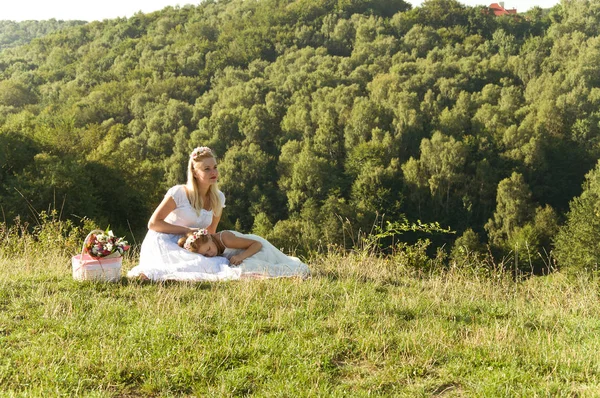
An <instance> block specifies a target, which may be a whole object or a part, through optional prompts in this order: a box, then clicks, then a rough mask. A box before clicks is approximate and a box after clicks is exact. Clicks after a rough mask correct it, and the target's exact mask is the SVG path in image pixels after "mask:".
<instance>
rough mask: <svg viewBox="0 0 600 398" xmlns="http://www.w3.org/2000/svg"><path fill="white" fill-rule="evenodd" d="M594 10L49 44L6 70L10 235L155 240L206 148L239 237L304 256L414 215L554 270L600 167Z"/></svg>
mask: <svg viewBox="0 0 600 398" xmlns="http://www.w3.org/2000/svg"><path fill="white" fill-rule="evenodd" d="M594 4H595V2H568V3H565V4H564V5H557V6H556V7H554V8H553V9H552V10H551V11H550V12H549V13H542V12H540V10H539V9H534V10H532V11H531V12H530V13H528V14H526V15H524V16H517V17H502V18H495V17H493V16H492V15H490V14H489V13H486V12H484V11H485V10H484V9H483V8H481V7H466V6H463V5H461V4H460V3H458V2H456V1H452V0H432V1H427V2H425V3H424V4H423V5H422V6H421V7H417V8H414V9H411V7H410V5H408V4H407V3H405V2H403V1H402V0H394V1H383V0H348V1H329V0H297V1H292V0H286V1H278V0H277V1H276V0H261V1H256V2H246V1H241V0H232V1H207V2H203V3H202V4H200V5H198V6H185V7H181V8H172V7H167V8H165V9H164V10H162V11H159V12H155V13H152V14H137V15H135V16H134V17H132V18H128V19H116V20H106V21H103V22H93V23H89V24H85V25H78V26H72V27H68V28H66V29H62V30H60V31H58V32H55V33H50V34H48V35H45V36H43V37H41V38H39V39H36V40H34V41H32V42H31V43H29V44H27V45H24V46H20V47H16V48H11V49H7V50H4V51H2V52H1V53H0V164H2V168H1V169H0V195H2V198H3V210H4V214H5V217H6V219H7V220H11V219H13V218H14V217H16V216H18V215H19V216H22V217H25V216H26V215H27V214H30V208H33V209H35V210H36V211H39V210H41V209H45V208H47V207H48V206H53V207H55V208H57V209H60V210H61V211H62V214H64V215H65V216H67V217H82V216H87V217H90V218H92V219H94V220H96V221H97V222H98V223H100V224H111V225H113V226H115V227H117V228H123V229H124V228H125V227H126V226H128V224H129V225H131V226H132V228H133V230H134V231H136V232H137V231H140V233H141V232H142V231H143V230H144V229H145V224H146V221H147V218H148V216H149V215H150V213H151V211H152V209H153V207H154V206H155V205H156V204H157V203H158V202H159V200H160V198H161V197H162V195H163V194H164V192H165V190H166V188H167V187H169V186H171V185H173V184H176V183H180V182H182V181H183V179H184V170H183V167H184V162H185V160H186V158H187V156H188V154H189V152H190V150H191V149H192V148H193V147H195V146H197V145H208V146H211V147H212V148H213V149H214V150H215V151H216V153H217V154H218V155H219V161H220V169H221V176H222V178H221V187H222V190H223V191H224V192H225V194H226V195H227V198H228V199H227V211H226V213H225V214H224V218H223V221H222V227H223V228H234V227H235V228H236V229H240V230H242V231H249V230H253V231H255V232H258V233H260V234H262V235H265V236H266V237H267V238H268V239H270V240H272V241H274V243H276V244H277V245H278V246H279V247H283V246H286V247H292V246H294V247H297V248H298V249H299V250H309V249H310V248H315V247H319V246H322V245H323V242H326V243H331V244H339V245H346V246H348V245H350V244H351V242H349V240H348V239H346V238H347V234H346V229H347V228H349V226H351V228H352V229H353V230H354V231H358V230H363V231H364V230H369V229H370V228H371V227H372V226H373V225H374V224H375V225H379V224H381V223H382V222H383V225H385V221H386V220H390V221H397V220H401V219H403V217H407V218H409V219H410V220H417V219H418V220H422V221H424V222H432V221H437V222H439V223H440V224H441V225H442V226H449V227H450V228H451V229H453V230H455V231H457V235H456V237H457V238H458V240H457V241H456V242H457V243H455V242H454V239H455V238H454V235H453V236H443V237H441V238H439V239H438V238H436V241H435V245H438V246H440V247H441V246H444V245H445V246H444V247H446V248H449V247H452V246H453V245H454V247H455V249H456V250H454V251H453V253H454V254H453V255H459V253H460V250H459V249H460V248H461V247H467V248H469V250H481V249H480V248H481V247H485V245H486V244H489V245H490V246H491V247H492V249H493V250H494V251H496V252H498V253H500V255H509V253H514V252H515V249H516V248H520V249H518V251H519V253H521V255H524V256H525V257H527V256H529V258H534V259H533V260H531V261H529V264H531V263H532V262H533V263H536V264H534V266H535V267H541V266H544V264H542V262H541V260H539V256H537V255H536V253H537V252H544V250H545V251H546V252H551V251H552V250H555V249H556V251H557V252H560V251H561V250H560V248H559V247H555V244H554V243H553V242H554V241H555V239H556V237H557V236H559V235H557V234H558V231H559V229H560V228H561V226H562V225H573V223H574V221H573V220H571V218H572V215H573V214H575V213H574V212H571V213H569V209H570V203H572V201H574V200H575V199H576V198H578V197H579V196H580V195H582V194H586V192H587V191H586V189H587V188H586V187H591V188H593V185H584V183H586V181H593V178H588V179H587V180H586V177H585V176H586V174H587V173H588V172H589V171H590V170H592V169H593V168H594V166H595V164H596V162H597V159H598V157H599V156H598V152H599V149H600V147H599V146H598V137H599V134H600V127H599V122H600V113H598V111H597V109H598V101H599V99H600V95H599V92H600V91H599V88H600V87H599V85H600V80H599V79H598V76H600V74H599V73H598V72H599V71H598V68H599V66H598V65H600V62H597V61H598V60H600V56H599V54H600V51H599V50H598V48H599V46H598V43H599V42H598V33H599V32H598V29H599V26H600V24H599V23H597V22H599V21H597V20H596V19H595V18H596V17H595V15H596V14H595V13H594V12H592V9H593V7H594ZM586 184H587V183H586ZM591 188H590V189H591ZM590 194H593V195H596V193H595V192H592V193H590ZM586 195H588V194H586ZM593 195H592V196H593ZM588 196H589V195H588ZM594 197H595V196H594ZM24 198H25V200H24ZM586 203H587V202H586ZM586 206H587V205H586ZM592 207H593V206H592ZM590 211H593V210H590V208H589V207H584V208H583V210H581V211H580V214H592V213H590ZM34 213H35V212H34ZM382 214H384V216H383V220H382ZM569 223H571V224H569ZM569 235H570V236H571V239H575V240H577V239H579V241H580V242H586V239H588V238H587V237H586V236H581V237H578V236H577V234H575V235H574V236H573V234H571V233H570V234H569ZM589 236H592V239H596V238H593V236H594V234H593V233H592V234H590V235H589ZM417 238H419V236H418V235H415V236H409V235H407V236H406V239H408V240H411V239H412V240H414V239H417ZM388 243H391V241H390V242H388ZM565 244H566V246H565ZM565 244H563V248H565V247H568V243H565ZM557 245H558V243H557ZM582 246H586V247H595V246H593V245H589V244H583V243H582ZM590 250H591V252H590V253H589V254H590V255H589V256H587V257H585V258H586V259H585V260H581V261H583V262H584V263H585V264H583V263H582V264H579V265H580V266H588V265H589V264H590V261H594V260H593V259H595V258H597V253H596V252H595V251H594V250H595V249H594V250H592V249H590ZM563 251H564V250H563ZM590 259H592V260H590ZM527 266H529V265H527Z"/></svg>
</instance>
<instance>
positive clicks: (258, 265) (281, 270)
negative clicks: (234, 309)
mask: <svg viewBox="0 0 600 398" xmlns="http://www.w3.org/2000/svg"><path fill="white" fill-rule="evenodd" d="M229 232H231V233H232V234H234V235H235V236H239V237H242V238H248V239H253V240H257V241H259V242H260V243H262V248H261V249H260V251H259V252H258V253H256V254H254V255H252V256H250V257H248V258H246V259H245V260H244V261H242V263H241V264H240V265H239V266H238V269H240V270H241V271H242V277H258V278H280V277H291V276H299V277H302V278H306V277H308V276H309V274H310V270H309V268H308V266H307V265H306V264H304V263H303V262H302V261H300V259H298V258H296V257H292V256H288V255H286V254H284V253H282V252H281V251H279V249H277V248H276V247H275V246H273V245H272V244H271V243H270V242H269V241H268V240H266V239H264V238H261V237H260V236H258V235H252V234H242V233H239V232H236V231H229ZM217 237H219V238H220V237H221V232H220V233H218V234H217ZM221 243H222V240H221ZM243 251H244V250H243V249H230V248H228V247H226V248H225V251H224V252H223V256H224V257H227V259H230V258H231V257H233V256H235V255H236V254H239V253H241V252H243ZM213 258H215V257H213Z"/></svg>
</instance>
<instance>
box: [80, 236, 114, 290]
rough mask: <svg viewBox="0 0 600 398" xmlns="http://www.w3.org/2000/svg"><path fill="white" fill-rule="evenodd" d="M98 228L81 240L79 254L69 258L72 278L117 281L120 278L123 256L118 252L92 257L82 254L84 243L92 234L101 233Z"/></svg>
mask: <svg viewBox="0 0 600 398" xmlns="http://www.w3.org/2000/svg"><path fill="white" fill-rule="evenodd" d="M102 232H104V231H101V230H99V229H95V230H93V231H92V232H90V233H89V234H88V235H87V236H86V238H85V240H84V241H83V247H82V248H81V254H78V255H76V256H73V257H72V258H71V265H72V267H73V278H74V279H76V280H78V281H88V280H97V281H107V282H117V281H119V280H120V279H121V263H122V261H123V258H122V257H121V255H120V254H119V253H113V254H112V255H110V256H107V257H102V258H94V257H92V256H90V255H89V254H84V251H85V244H86V242H87V241H88V239H89V238H90V236H91V235H92V234H95V233H102Z"/></svg>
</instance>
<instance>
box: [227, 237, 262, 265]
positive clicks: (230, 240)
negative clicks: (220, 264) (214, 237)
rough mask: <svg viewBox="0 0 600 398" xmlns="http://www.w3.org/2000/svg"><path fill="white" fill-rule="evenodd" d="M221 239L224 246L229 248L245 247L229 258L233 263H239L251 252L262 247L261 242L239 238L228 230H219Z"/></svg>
mask: <svg viewBox="0 0 600 398" xmlns="http://www.w3.org/2000/svg"><path fill="white" fill-rule="evenodd" d="M221 241H222V242H223V244H224V245H225V247H229V248H230V249H245V250H244V251H243V252H241V253H240V254H236V255H235V256H233V257H231V258H230V259H229V262H230V263H231V264H233V265H240V264H241V263H242V261H244V260H245V259H247V258H248V257H250V256H252V255H253V254H256V253H258V252H259V251H260V249H261V248H262V243H260V242H259V241H257V240H254V239H248V238H240V237H237V236H235V235H234V234H232V233H231V232H229V231H223V232H221Z"/></svg>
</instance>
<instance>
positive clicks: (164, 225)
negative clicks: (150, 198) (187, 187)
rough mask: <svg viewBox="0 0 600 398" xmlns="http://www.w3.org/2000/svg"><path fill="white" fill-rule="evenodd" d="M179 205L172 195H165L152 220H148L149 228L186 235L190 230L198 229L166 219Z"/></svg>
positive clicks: (151, 217)
mask: <svg viewBox="0 0 600 398" xmlns="http://www.w3.org/2000/svg"><path fill="white" fill-rule="evenodd" d="M176 207H177V205H176V204H175V200H174V199H173V198H172V197H170V196H165V198H164V199H163V200H162V202H160V204H159V205H158V207H157V208H156V210H154V213H152V216H150V221H148V229H151V230H152V231H156V232H162V233H165V234H177V235H185V234H187V233H188V232H190V231H194V230H197V229H198V228H189V227H183V226H181V225H173V224H170V223H168V222H166V221H165V218H166V217H167V216H168V215H169V213H170V212H172V211H173V210H175V208H176Z"/></svg>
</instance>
